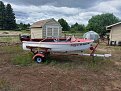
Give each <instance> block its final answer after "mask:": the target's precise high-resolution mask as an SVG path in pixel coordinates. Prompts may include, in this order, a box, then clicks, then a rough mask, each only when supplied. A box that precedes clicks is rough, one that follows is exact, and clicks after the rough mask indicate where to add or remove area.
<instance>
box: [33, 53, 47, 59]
mask: <svg viewBox="0 0 121 91" xmlns="http://www.w3.org/2000/svg"><path fill="white" fill-rule="evenodd" d="M37 56H40V57H42V58H44V57H45V56H44V55H43V54H39V53H38V54H36V55H34V56H33V58H32V59H33V60H34V59H35V57H37Z"/></svg>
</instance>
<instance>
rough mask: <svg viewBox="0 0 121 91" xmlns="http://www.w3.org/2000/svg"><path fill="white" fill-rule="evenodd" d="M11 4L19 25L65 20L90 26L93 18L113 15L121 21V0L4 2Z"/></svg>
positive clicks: (14, 0)
mask: <svg viewBox="0 0 121 91" xmlns="http://www.w3.org/2000/svg"><path fill="white" fill-rule="evenodd" d="M2 1H3V2H4V4H5V5H6V4H8V3H9V4H11V5H12V8H13V11H14V13H15V16H16V21H17V23H20V22H23V23H26V24H27V23H30V24H32V23H34V22H36V21H39V20H43V19H50V18H54V19H56V20H58V19H60V18H64V19H65V20H66V21H67V22H68V23H69V25H72V24H74V23H76V22H77V23H79V24H85V25H87V24H88V21H89V19H90V18H91V17H92V16H95V15H98V14H103V13H113V14H114V15H115V16H116V17H118V18H120V19H121V0H2Z"/></svg>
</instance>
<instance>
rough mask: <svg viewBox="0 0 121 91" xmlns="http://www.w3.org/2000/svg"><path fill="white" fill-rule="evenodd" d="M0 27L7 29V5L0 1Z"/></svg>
mask: <svg viewBox="0 0 121 91" xmlns="http://www.w3.org/2000/svg"><path fill="white" fill-rule="evenodd" d="M0 29H5V5H4V3H3V2H2V1H0Z"/></svg>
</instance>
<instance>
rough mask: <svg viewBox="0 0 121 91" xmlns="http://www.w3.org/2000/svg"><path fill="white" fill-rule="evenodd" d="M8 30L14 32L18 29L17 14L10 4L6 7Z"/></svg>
mask: <svg viewBox="0 0 121 91" xmlns="http://www.w3.org/2000/svg"><path fill="white" fill-rule="evenodd" d="M5 28H6V29H8V30H13V29H16V20H15V14H14V12H13V9H12V7H11V5H10V4H7V6H6V27H5Z"/></svg>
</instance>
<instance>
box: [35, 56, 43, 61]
mask: <svg viewBox="0 0 121 91" xmlns="http://www.w3.org/2000/svg"><path fill="white" fill-rule="evenodd" d="M34 60H35V62H37V63H41V62H44V58H42V57H40V56H36V57H35V59H34Z"/></svg>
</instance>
